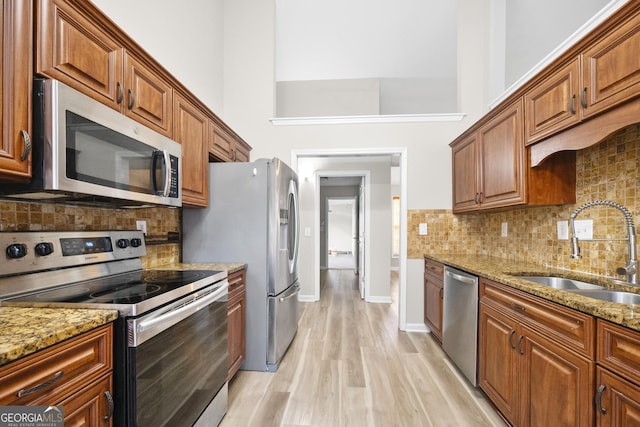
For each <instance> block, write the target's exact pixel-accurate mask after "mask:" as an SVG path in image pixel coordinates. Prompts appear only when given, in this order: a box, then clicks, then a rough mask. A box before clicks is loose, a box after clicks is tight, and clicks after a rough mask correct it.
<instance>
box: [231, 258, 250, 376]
mask: <svg viewBox="0 0 640 427" xmlns="http://www.w3.org/2000/svg"><path fill="white" fill-rule="evenodd" d="M245 295H246V290H245V272H244V270H242V271H239V272H236V273H233V274H232V275H230V276H229V301H228V302H227V329H228V347H229V374H228V376H227V381H230V380H231V378H233V376H234V375H235V374H236V372H238V369H240V366H241V365H242V363H244V359H245V354H246V351H245V348H246V345H245V339H246V327H245V323H246V322H245V315H246V298H245Z"/></svg>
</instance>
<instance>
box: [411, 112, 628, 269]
mask: <svg viewBox="0 0 640 427" xmlns="http://www.w3.org/2000/svg"><path fill="white" fill-rule="evenodd" d="M576 160H577V171H576V173H577V176H576V178H577V179H576V204H575V205H563V206H547V207H535V208H520V209H513V210H510V211H504V212H492V213H471V214H461V215H454V214H453V213H452V211H451V210H450V209H442V210H410V211H409V212H408V218H407V223H408V236H407V241H408V243H407V246H408V256H409V258H422V256H423V255H424V254H428V253H429V252H443V251H444V252H455V253H461V254H476V253H480V254H488V255H493V256H497V257H500V258H506V259H511V260H515V261H524V260H526V261H532V262H537V263H539V264H544V265H549V266H553V267H559V268H565V269H570V270H575V271H581V272H585V273H592V274H599V275H606V276H611V277H619V276H616V274H615V269H616V267H619V266H623V265H625V261H626V259H627V255H628V254H627V244H626V242H625V241H613V242H612V241H604V242H581V244H580V248H581V250H582V259H578V260H574V259H571V258H570V253H571V247H570V243H569V241H568V240H558V232H557V222H558V221H560V220H568V219H569V216H570V214H571V212H573V211H574V210H575V209H576V208H577V207H579V206H581V205H582V204H583V203H586V202H589V201H592V200H603V199H605V200H612V201H614V202H617V203H620V204H621V205H623V206H625V207H626V208H627V209H628V210H629V211H630V212H631V214H632V215H633V218H634V223H635V224H638V222H639V221H640V197H639V196H640V170H639V169H638V162H639V161H640V124H636V125H633V126H629V127H627V128H625V129H622V130H620V131H618V132H616V133H615V134H614V135H612V136H611V137H609V138H608V139H607V140H606V141H603V142H602V143H600V144H598V145H595V146H593V147H589V148H587V149H584V150H580V151H578V152H577V159H576ZM577 219H592V220H593V237H594V238H619V237H626V235H627V229H626V223H625V221H624V217H623V215H622V213H621V212H620V211H618V210H617V209H613V208H607V207H592V208H589V209H587V210H585V211H583V212H581V213H580V214H579V215H578V217H577ZM421 222H425V223H427V224H428V231H429V234H428V235H427V236H420V235H418V224H419V223H421ZM503 222H506V223H507V224H508V236H507V237H501V224H502V223H503ZM636 227H638V225H636Z"/></svg>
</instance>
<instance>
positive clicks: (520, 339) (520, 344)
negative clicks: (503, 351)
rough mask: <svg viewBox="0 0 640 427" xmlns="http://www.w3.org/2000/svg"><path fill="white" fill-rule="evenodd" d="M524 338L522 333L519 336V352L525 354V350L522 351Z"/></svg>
mask: <svg viewBox="0 0 640 427" xmlns="http://www.w3.org/2000/svg"><path fill="white" fill-rule="evenodd" d="M523 339H524V335H520V337H519V338H518V344H517V346H518V353H520V355H523V354H524V351H522V340H523Z"/></svg>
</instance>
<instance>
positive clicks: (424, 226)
mask: <svg viewBox="0 0 640 427" xmlns="http://www.w3.org/2000/svg"><path fill="white" fill-rule="evenodd" d="M418 234H419V235H421V236H426V235H427V224H426V223H425V222H421V223H420V225H419V226H418Z"/></svg>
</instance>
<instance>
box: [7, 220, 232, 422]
mask: <svg viewBox="0 0 640 427" xmlns="http://www.w3.org/2000/svg"><path fill="white" fill-rule="evenodd" d="M0 248H4V252H5V256H4V259H3V260H2V261H1V263H0V305H2V306H20V307H67V308H89V309H91V308H96V309H98V308H99V309H114V310H118V312H119V317H118V319H117V320H116V322H115V331H114V362H115V363H114V391H113V397H114V401H115V405H114V411H115V413H114V425H115V426H118V427H120V426H138V427H142V426H154V427H156V426H164V425H167V426H192V425H206V426H211V425H217V424H218V423H219V422H220V420H221V419H222V417H223V416H224V414H225V413H226V406H227V383H226V376H227V363H228V355H227V307H226V301H227V288H228V282H227V272H226V271H224V270H221V271H213V270H150V269H143V268H142V262H141V259H140V257H142V256H144V255H145V254H146V246H145V241H144V236H143V234H142V233H141V232H139V231H87V232H17V233H0ZM0 259H2V258H1V257H0Z"/></svg>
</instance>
